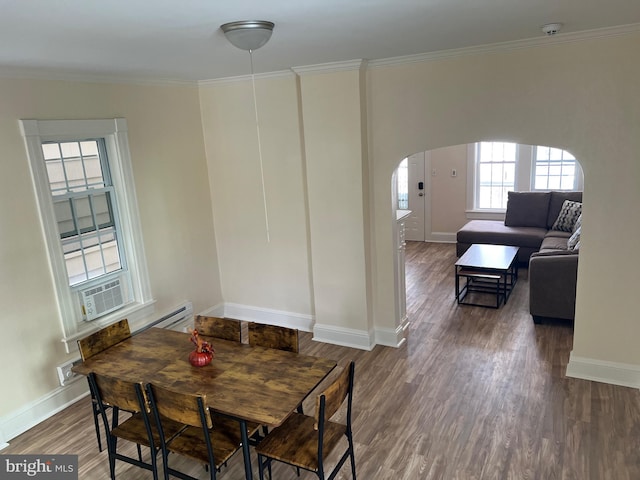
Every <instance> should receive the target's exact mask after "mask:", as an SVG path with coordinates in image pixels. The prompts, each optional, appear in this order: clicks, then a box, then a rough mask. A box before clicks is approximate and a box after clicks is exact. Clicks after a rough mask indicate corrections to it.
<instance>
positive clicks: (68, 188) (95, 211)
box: [42, 138, 123, 287]
mask: <svg viewBox="0 0 640 480" xmlns="http://www.w3.org/2000/svg"><path fill="white" fill-rule="evenodd" d="M42 152H43V155H44V163H45V166H46V170H47V177H48V180H49V189H50V192H51V197H52V201H53V210H54V214H55V217H56V223H57V224H58V233H59V235H60V244H61V246H62V252H63V256H64V262H65V266H66V270H67V277H68V283H69V286H71V287H72V286H74V285H78V284H81V283H82V282H86V281H87V280H91V279H94V278H99V277H101V276H105V275H107V274H109V273H111V272H116V271H119V270H122V267H123V265H122V261H121V258H123V256H122V255H121V253H120V248H121V242H120V241H119V238H118V237H119V235H120V230H121V227H120V225H119V222H118V215H117V208H116V207H117V205H116V202H115V199H116V192H115V189H114V187H113V182H112V180H111V175H110V172H109V161H108V157H107V151H106V146H105V141H104V138H98V139H86V140H81V141H67V142H45V143H43V144H42Z"/></svg>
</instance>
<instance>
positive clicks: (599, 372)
mask: <svg viewBox="0 0 640 480" xmlns="http://www.w3.org/2000/svg"><path fill="white" fill-rule="evenodd" d="M567 377H572V378H581V379H583V380H592V381H594V382H601V383H610V384H612V385H620V386H622V387H631V388H640V366H639V365H629V364H626V363H616V362H607V361H604V360H595V359H593V358H585V357H578V356H576V355H574V354H573V352H571V354H570V355H569V364H568V365H567Z"/></svg>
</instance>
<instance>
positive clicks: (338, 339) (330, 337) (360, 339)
mask: <svg viewBox="0 0 640 480" xmlns="http://www.w3.org/2000/svg"><path fill="white" fill-rule="evenodd" d="M313 339H314V340H315V341H318V342H324V343H331V344H333V345H340V346H343V347H351V348H358V349H360V350H372V349H373V347H375V341H374V336H373V335H372V334H371V333H370V332H368V331H366V330H355V329H353V328H345V327H337V326H335V325H319V324H317V323H316V324H315V325H314V327H313Z"/></svg>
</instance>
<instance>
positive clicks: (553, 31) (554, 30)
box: [541, 23, 562, 36]
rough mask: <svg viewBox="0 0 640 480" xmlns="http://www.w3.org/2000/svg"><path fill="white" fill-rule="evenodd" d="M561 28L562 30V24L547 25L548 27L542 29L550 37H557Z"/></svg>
mask: <svg viewBox="0 0 640 480" xmlns="http://www.w3.org/2000/svg"><path fill="white" fill-rule="evenodd" d="M561 28H562V24H561V23H547V24H546V25H543V26H542V27H541V29H542V32H543V33H545V34H547V35H549V36H551V35H555V34H556V33H558V32H559V31H560V29H561Z"/></svg>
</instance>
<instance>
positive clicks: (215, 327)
mask: <svg viewBox="0 0 640 480" xmlns="http://www.w3.org/2000/svg"><path fill="white" fill-rule="evenodd" d="M193 323H194V328H195V329H196V330H198V333H199V334H200V335H205V336H207V337H216V338H221V339H222V340H231V341H233V342H240V341H241V339H242V336H241V331H242V326H241V324H240V321H239V320H234V319H231V318H219V317H208V316H204V315H198V316H197V317H196V318H195V321H194V322H193Z"/></svg>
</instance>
